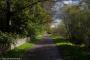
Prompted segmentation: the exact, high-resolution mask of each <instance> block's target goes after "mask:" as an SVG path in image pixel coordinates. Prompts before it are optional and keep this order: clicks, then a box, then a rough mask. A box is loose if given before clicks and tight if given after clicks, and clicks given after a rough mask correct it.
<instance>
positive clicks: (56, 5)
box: [51, 0, 79, 27]
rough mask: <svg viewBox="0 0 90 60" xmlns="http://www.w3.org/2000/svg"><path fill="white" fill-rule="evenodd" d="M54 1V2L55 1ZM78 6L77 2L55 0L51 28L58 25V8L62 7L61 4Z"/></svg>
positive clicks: (75, 0) (72, 0)
mask: <svg viewBox="0 0 90 60" xmlns="http://www.w3.org/2000/svg"><path fill="white" fill-rule="evenodd" d="M55 1H56V0H55ZM62 3H64V4H78V3H79V0H57V1H56V2H55V4H54V6H53V8H52V10H53V20H54V21H53V24H52V25H51V27H55V26H56V25H58V24H60V22H61V18H60V10H61V9H60V8H61V7H63V4H62Z"/></svg>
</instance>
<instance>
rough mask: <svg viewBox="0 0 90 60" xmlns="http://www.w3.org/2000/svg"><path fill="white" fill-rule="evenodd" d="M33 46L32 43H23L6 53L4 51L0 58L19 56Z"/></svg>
mask: <svg viewBox="0 0 90 60" xmlns="http://www.w3.org/2000/svg"><path fill="white" fill-rule="evenodd" d="M32 47H33V44H32V43H25V44H23V45H21V46H19V47H17V48H15V49H13V50H11V51H8V52H7V53H4V54H2V55H1V56H0V58H19V57H23V55H24V53H26V52H27V51H28V50H29V49H30V48H32Z"/></svg>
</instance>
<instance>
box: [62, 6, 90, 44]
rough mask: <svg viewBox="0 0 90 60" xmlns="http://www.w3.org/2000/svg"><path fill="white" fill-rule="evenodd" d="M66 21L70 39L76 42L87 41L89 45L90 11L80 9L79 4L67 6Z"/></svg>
mask: <svg viewBox="0 0 90 60" xmlns="http://www.w3.org/2000/svg"><path fill="white" fill-rule="evenodd" d="M64 12H65V14H66V15H64V23H65V25H66V26H67V30H68V33H69V36H70V39H71V41H72V42H74V43H78V44H80V43H82V42H83V43H85V44H86V46H89V43H88V42H90V41H89V37H90V36H89V35H88V34H89V31H88V30H89V28H90V27H89V24H90V23H89V16H90V12H89V11H87V10H82V9H80V7H79V6H70V7H69V6H67V7H65V11H64Z"/></svg>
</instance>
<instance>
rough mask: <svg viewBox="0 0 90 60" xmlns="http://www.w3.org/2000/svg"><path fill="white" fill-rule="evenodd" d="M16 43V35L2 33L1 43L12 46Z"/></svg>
mask: <svg viewBox="0 0 90 60" xmlns="http://www.w3.org/2000/svg"><path fill="white" fill-rule="evenodd" d="M14 41H15V36H14V34H10V33H3V32H0V43H3V44H10V43H13V42H14Z"/></svg>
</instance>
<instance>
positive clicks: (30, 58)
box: [23, 46, 61, 60]
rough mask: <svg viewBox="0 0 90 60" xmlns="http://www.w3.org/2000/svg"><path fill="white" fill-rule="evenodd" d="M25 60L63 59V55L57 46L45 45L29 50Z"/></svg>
mask: <svg viewBox="0 0 90 60" xmlns="http://www.w3.org/2000/svg"><path fill="white" fill-rule="evenodd" d="M23 60H61V55H60V54H59V52H58V49H57V47H56V46H44V47H39V48H35V49H32V50H30V51H28V52H27V53H26V54H25V55H24V59H23Z"/></svg>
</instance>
